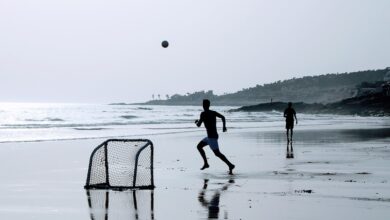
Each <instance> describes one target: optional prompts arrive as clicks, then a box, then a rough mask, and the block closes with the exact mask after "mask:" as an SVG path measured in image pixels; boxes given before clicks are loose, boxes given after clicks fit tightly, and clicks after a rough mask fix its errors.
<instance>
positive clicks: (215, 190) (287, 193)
mask: <svg viewBox="0 0 390 220" xmlns="http://www.w3.org/2000/svg"><path fill="white" fill-rule="evenodd" d="M203 137H204V131H202V132H193V133H183V134H166V135H155V136H149V137H142V138H149V139H151V140H152V141H153V142H154V145H155V164H154V165H155V170H154V175H155V184H156V188H155V190H153V191H148V190H145V191H137V192H132V191H127V192H116V191H108V192H106V191H98V192H96V191H92V192H91V191H90V192H89V197H88V196H87V191H85V190H84V189H83V186H84V184H85V179H86V175H87V166H88V160H89V156H90V153H91V152H92V150H93V149H94V147H95V146H97V145H98V144H100V143H101V142H102V141H103V140H99V139H93V140H72V141H46V142H26V143H3V144H0V161H1V166H0V179H1V183H0V195H1V196H0V219H41V220H42V219H73V220H78V219H84V220H86V219H119V220H121V219H123V220H124V219H137V218H138V219H152V218H154V219H208V218H219V219H388V217H389V216H390V170H389V167H390V144H389V143H390V129H389V128H374V129H363V130H357V129H321V127H318V126H317V127H315V129H314V127H313V129H310V128H308V127H305V128H304V129H299V128H298V129H297V130H296V132H295V135H294V139H295V140H294V142H293V149H294V152H293V155H292V154H291V153H290V154H288V152H287V151H286V146H287V145H286V141H285V133H284V131H283V130H280V131H270V132H267V131H264V130H261V129H256V128H252V129H231V130H229V131H228V133H223V134H220V146H221V151H222V152H223V153H224V154H225V155H226V156H227V157H228V159H230V160H231V161H232V162H233V163H234V164H235V165H236V169H235V170H234V173H235V174H234V175H232V176H231V175H228V174H227V167H226V165H225V164H223V162H221V161H220V160H219V159H218V158H216V157H215V156H214V155H213V154H212V152H211V150H210V149H208V148H206V154H207V156H208V158H209V163H210V168H209V169H206V170H204V171H200V170H199V168H200V167H201V166H202V160H201V157H200V155H199V154H198V152H197V150H196V144H197V143H198V142H199V140H201V139H202V138H203ZM292 156H293V158H291V157H292ZM287 157H289V158H287ZM88 198H90V199H92V200H93V201H92V202H93V204H91V205H92V208H90V207H89V203H88ZM107 198H109V199H108V200H109V202H108V203H107ZM94 201H99V202H98V203H96V202H94ZM134 201H136V204H134ZM107 204H108V205H107ZM105 207H108V208H107V209H108V212H106V210H105V209H106V208H105ZM151 210H153V211H151Z"/></svg>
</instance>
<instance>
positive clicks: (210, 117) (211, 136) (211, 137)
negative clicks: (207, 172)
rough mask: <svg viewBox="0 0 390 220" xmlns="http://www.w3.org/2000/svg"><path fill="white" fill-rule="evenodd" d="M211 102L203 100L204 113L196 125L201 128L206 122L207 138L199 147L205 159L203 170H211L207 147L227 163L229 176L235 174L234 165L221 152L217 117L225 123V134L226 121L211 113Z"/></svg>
mask: <svg viewBox="0 0 390 220" xmlns="http://www.w3.org/2000/svg"><path fill="white" fill-rule="evenodd" d="M209 108H210V101H209V100H208V99H205V100H203V109H204V111H203V112H202V113H201V114H200V119H199V120H196V121H195V124H196V125H197V126H198V127H200V126H201V125H202V123H203V122H204V126H205V127H206V131H207V137H205V138H204V139H203V140H201V141H200V142H199V144H198V146H197V148H198V150H199V153H200V155H201V156H202V158H203V161H204V164H203V167H202V168H201V170H204V169H206V168H209V164H208V162H207V158H206V153H205V152H204V150H203V148H204V147H205V146H207V145H209V146H210V148H211V150H213V152H214V154H215V156H217V157H219V158H220V159H221V160H222V161H223V162H225V163H226V164H227V165H228V167H229V174H233V169H234V167H235V166H234V165H233V164H232V163H230V161H229V160H228V159H227V158H226V157H225V155H223V154H222V153H221V152H220V151H219V146H218V132H217V117H218V118H220V119H222V123H223V132H226V131H227V129H226V121H225V117H224V116H223V115H221V114H219V113H218V112H216V111H211V110H210V109H209Z"/></svg>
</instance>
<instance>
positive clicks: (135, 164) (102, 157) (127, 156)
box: [84, 139, 154, 190]
mask: <svg viewBox="0 0 390 220" xmlns="http://www.w3.org/2000/svg"><path fill="white" fill-rule="evenodd" d="M84 188H85V189H118V190H121V189H153V188H154V181H153V143H152V142H151V141H150V140H146V139H109V140H106V141H105V142H103V143H102V144H100V145H99V146H97V147H96V148H95V150H94V151H93V152H92V154H91V157H90V160H89V168H88V175H87V181H86V184H85V186H84Z"/></svg>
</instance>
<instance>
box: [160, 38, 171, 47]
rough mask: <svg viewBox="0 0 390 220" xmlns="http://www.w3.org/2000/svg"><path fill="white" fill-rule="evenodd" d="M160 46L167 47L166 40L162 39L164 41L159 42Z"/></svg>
mask: <svg viewBox="0 0 390 220" xmlns="http://www.w3.org/2000/svg"><path fill="white" fill-rule="evenodd" d="M161 46H162V47H164V48H167V47H168V46H169V43H168V41H166V40H164V41H163V42H162V43H161Z"/></svg>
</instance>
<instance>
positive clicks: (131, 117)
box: [120, 115, 138, 119]
mask: <svg viewBox="0 0 390 220" xmlns="http://www.w3.org/2000/svg"><path fill="white" fill-rule="evenodd" d="M120 117H121V118H124V119H133V118H138V117H137V116H134V115H121V116H120Z"/></svg>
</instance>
